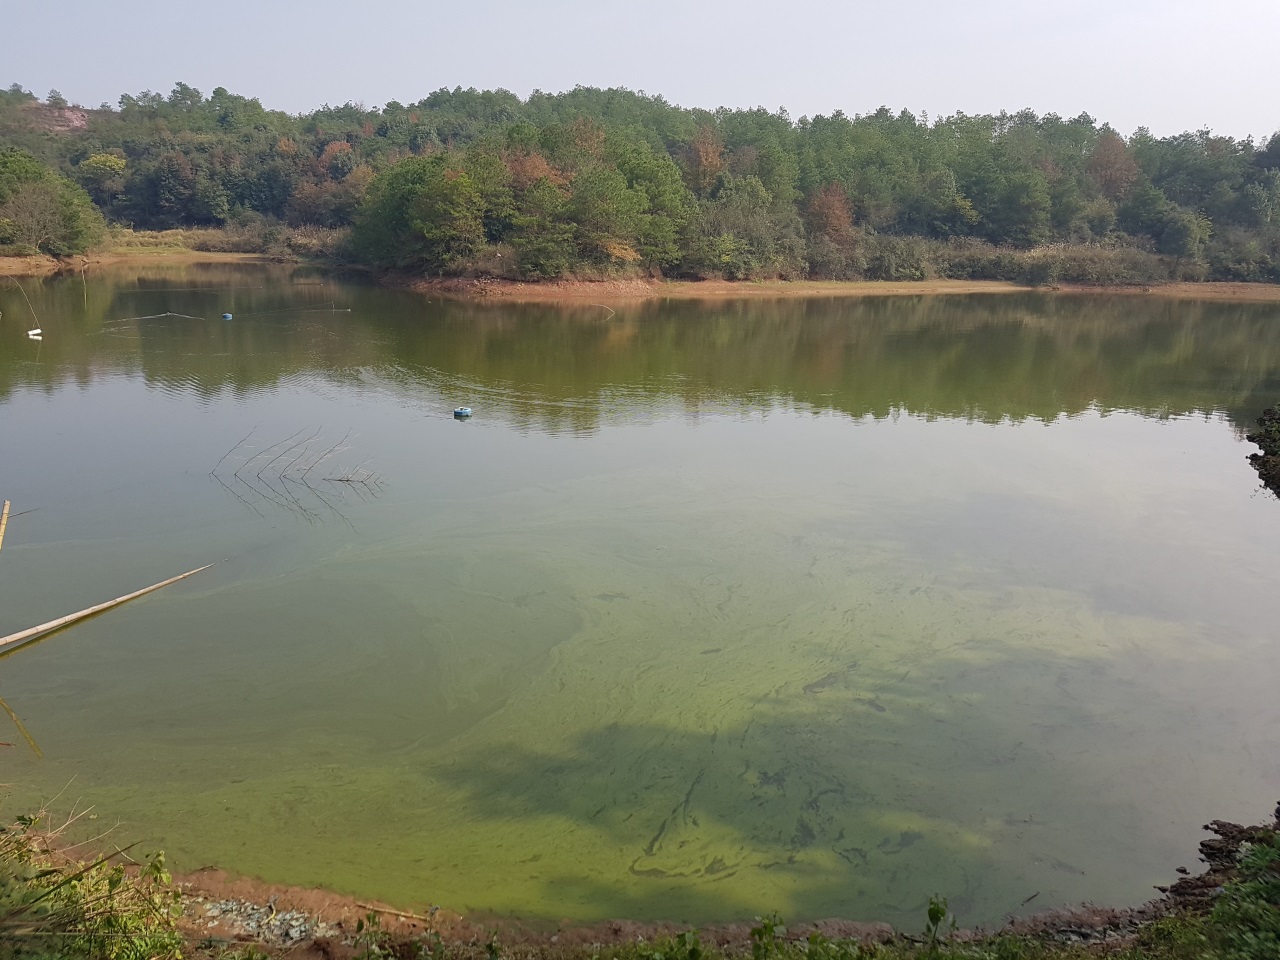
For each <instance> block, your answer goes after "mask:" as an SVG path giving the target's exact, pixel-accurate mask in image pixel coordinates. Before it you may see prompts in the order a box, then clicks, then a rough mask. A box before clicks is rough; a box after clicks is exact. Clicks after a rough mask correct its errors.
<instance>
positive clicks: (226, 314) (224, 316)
mask: <svg viewBox="0 0 1280 960" xmlns="http://www.w3.org/2000/svg"><path fill="white" fill-rule="evenodd" d="M222 319H223V320H230V319H231V314H229V313H224V314H223V315H222Z"/></svg>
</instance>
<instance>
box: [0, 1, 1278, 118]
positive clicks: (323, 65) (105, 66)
mask: <svg viewBox="0 0 1280 960" xmlns="http://www.w3.org/2000/svg"><path fill="white" fill-rule="evenodd" d="M6 7H8V9H6V10H5V11H4V13H3V20H4V24H5V28H4V33H3V35H0V81H2V82H3V83H4V84H5V85H7V84H9V83H13V82H17V83H21V84H22V85H23V86H25V87H27V88H28V89H30V90H32V91H34V92H35V93H37V94H39V95H40V96H42V97H43V96H44V95H45V94H46V93H47V91H48V90H49V89H50V88H55V87H56V88H57V89H58V90H60V91H61V92H62V94H63V95H64V96H66V97H67V99H69V100H72V101H78V102H80V103H83V104H85V105H89V106H96V105H97V104H98V103H100V102H102V101H109V102H111V103H113V104H114V103H115V102H116V100H117V98H118V97H119V95H120V94H121V93H125V92H128V93H137V92H139V91H141V90H144V89H150V90H159V91H161V92H164V93H168V91H169V90H170V89H171V88H172V87H173V84H174V82H175V81H177V80H182V81H185V82H186V83H190V84H191V85H193V86H195V87H197V88H199V89H200V90H202V91H204V92H205V93H206V94H207V93H208V92H209V91H210V90H212V89H213V88H214V87H217V86H225V87H227V88H228V89H229V90H231V91H232V92H234V93H240V94H243V95H245V96H256V97H258V98H259V99H260V100H261V101H262V102H263V104H264V105H265V106H267V107H269V108H275V109H281V110H288V111H290V112H293V113H297V112H301V111H306V110H310V109H313V108H315V107H317V106H319V105H320V104H322V103H326V102H327V103H330V104H340V103H345V102H346V101H348V100H352V101H357V102H363V103H365V104H367V105H370V106H381V105H382V104H383V103H385V102H386V101H388V100H392V99H395V100H400V101H401V102H404V103H409V102H412V101H414V100H418V99H421V98H422V97H423V96H425V95H426V94H428V93H430V92H431V91H432V90H436V89H438V88H440V87H454V86H463V87H470V86H474V87H480V88H495V87H505V88H506V89H508V90H511V91H513V92H515V93H517V94H519V95H520V96H522V97H523V96H527V95H528V94H529V92H530V91H532V90H535V89H540V90H545V91H548V92H551V91H560V90H566V89H570V88H572V87H573V86H575V85H578V84H582V85H587V86H624V87H629V88H630V89H633V90H644V91H646V92H647V93H651V94H653V93H661V94H662V95H663V96H665V97H666V98H667V99H668V100H671V101H673V102H675V103H679V104H682V105H685V106H702V107H715V106H719V105H724V106H731V107H751V106H758V105H763V106H766V107H769V108H770V109H776V108H777V107H779V106H785V107H786V108H787V109H788V110H789V111H790V113H791V115H792V116H793V117H797V118H798V117H800V116H801V115H804V114H808V115H813V114H817V113H830V112H832V111H833V110H836V109H841V110H844V111H845V112H846V113H848V114H854V113H865V112H867V111H870V110H874V109H875V108H876V107H877V106H880V105H881V104H886V105H888V106H890V107H892V108H894V109H895V110H897V109H900V108H902V107H906V108H908V109H910V110H912V111H914V112H917V113H919V112H920V111H926V112H928V114H929V115H930V116H931V117H936V116H940V115H945V114H950V113H954V112H956V111H964V112H966V113H984V112H993V111H998V110H1000V109H1007V110H1010V111H1014V110H1018V109H1020V108H1022V107H1031V108H1032V109H1034V110H1036V111H1037V112H1040V113H1045V112H1050V111H1053V112H1056V113H1059V114H1061V115H1063V116H1076V115H1077V114H1079V113H1080V112H1082V111H1086V112H1088V113H1090V114H1092V115H1093V116H1094V117H1096V118H1098V119H1099V120H1106V121H1109V122H1110V123H1111V124H1112V125H1113V126H1115V127H1116V128H1117V129H1119V130H1120V131H1121V132H1123V133H1126V134H1127V133H1130V132H1132V131H1133V130H1134V129H1135V128H1136V127H1138V126H1140V125H1145V126H1148V127H1150V128H1151V129H1152V131H1153V132H1154V133H1157V134H1161V135H1163V134H1169V133H1177V132H1181V131H1183V130H1189V129H1198V128H1200V127H1204V126H1208V127H1210V128H1212V129H1213V130H1214V131H1215V132H1218V133H1224V134H1230V135H1233V136H1238V137H1243V136H1246V135H1249V134H1253V135H1255V136H1267V135H1269V134H1271V133H1272V132H1273V131H1275V130H1276V129H1277V128H1280V94H1278V93H1277V91H1278V90H1280V74H1278V72H1277V57H1276V43H1277V37H1280V0H1216V2H1212V3H1211V2H1209V0H1058V2H1043V0H1042V2H1036V0H967V2H966V0H897V2H894V0H883V2H876V3H870V2H866V0H850V2H844V3H840V2H838V0H789V2H771V3H765V2H762V0H737V2H732V3H729V2H723V0H715V2H705V0H683V2H674V0H648V2H645V0H632V2H628V3H625V4H624V3H609V2H607V0H595V2H585V0H526V2H523V3H511V2H505V0H471V2H468V0H455V2H451V3H440V2H432V0H420V2H409V0H362V2H350V0H343V2H339V0H307V2H305V3H303V2H292V0H288V2H286V0H256V2H250V0H223V2H219V3H210V2H204V3H199V4H188V3H175V2H173V0H165V2H160V0H115V2H112V3H103V2H101V0H94V2H92V3H90V2H85V0H63V2H60V3H52V2H45V3H21V4H19V3H17V2H14V3H12V4H6Z"/></svg>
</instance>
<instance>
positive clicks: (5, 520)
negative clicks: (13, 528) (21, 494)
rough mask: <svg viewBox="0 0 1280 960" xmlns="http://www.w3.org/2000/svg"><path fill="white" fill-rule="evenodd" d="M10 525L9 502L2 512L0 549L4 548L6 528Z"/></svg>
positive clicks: (0, 512) (0, 511)
mask: <svg viewBox="0 0 1280 960" xmlns="http://www.w3.org/2000/svg"><path fill="white" fill-rule="evenodd" d="M8 525H9V501H8V500H6V501H5V502H4V509H2V510H0V547H3V546H4V528H5V527H7V526H8Z"/></svg>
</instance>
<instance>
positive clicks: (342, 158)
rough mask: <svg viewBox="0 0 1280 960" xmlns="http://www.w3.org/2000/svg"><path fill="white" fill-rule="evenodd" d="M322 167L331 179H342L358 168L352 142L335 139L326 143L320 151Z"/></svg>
mask: <svg viewBox="0 0 1280 960" xmlns="http://www.w3.org/2000/svg"><path fill="white" fill-rule="evenodd" d="M319 162H320V169H321V171H323V172H324V174H325V175H326V176H327V177H329V179H331V180H341V179H342V178H343V177H345V176H346V175H347V174H349V173H350V172H351V171H352V170H354V169H355V168H356V162H357V161H356V155H355V153H354V152H352V150H351V144H349V143H347V142H346V141H345V140H334V141H333V142H332V143H328V144H325V148H324V150H322V151H321V152H320V161H319Z"/></svg>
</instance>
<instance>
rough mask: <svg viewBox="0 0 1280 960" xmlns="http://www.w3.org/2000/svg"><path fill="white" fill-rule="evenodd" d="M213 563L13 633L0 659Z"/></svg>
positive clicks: (1, 645) (0, 646)
mask: <svg viewBox="0 0 1280 960" xmlns="http://www.w3.org/2000/svg"><path fill="white" fill-rule="evenodd" d="M212 566H213V564H212V563H208V564H205V565H204V566H203V567H196V569H194V570H188V571H187V572H186V573H183V574H179V575H178V576H176V577H170V578H169V579H168V580H163V581H161V582H160V583H153V584H152V585H151V586H149V587H143V588H142V589H141V590H135V591H134V592H133V593H129V594H126V595H125V596H123V597H117V598H116V599H115V600H108V601H107V602H106V603H100V604H98V605H97V606H94V607H89V608H88V609H87V610H81V611H80V612H79V613H73V614H70V615H68V616H65V617H59V618H58V619H57V620H50V621H49V622H48V623H42V624H40V626H38V627H32V628H31V629H30V630H20V631H19V632H18V633H11V634H9V636H7V637H0V657H3V656H7V655H8V654H10V653H12V652H13V650H11V649H9V650H7V649H5V648H6V647H14V646H15V645H16V644H20V643H22V642H24V641H26V640H31V639H33V638H35V637H38V636H40V635H41V634H42V633H49V632H50V631H52V630H57V629H59V628H60V627H65V626H69V625H70V624H73V623H75V622H76V621H77V620H83V619H84V618H85V617H91V616H93V615H94V614H95V613H102V612H103V611H104V610H110V609H111V608H112V607H118V606H120V604H122V603H128V602H129V601H130V600H135V599H137V598H138V597H141V596H142V595H143V594H147V593H150V592H151V591H153V590H159V589H160V588H161V587H167V586H169V584H171V583H177V582H178V581H179V580H185V579H186V578H187V577H189V576H191V575H193V574H196V573H199V572H200V571H201V570H208V569H209V568H210V567H212Z"/></svg>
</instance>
